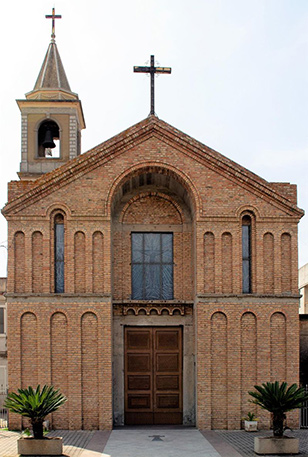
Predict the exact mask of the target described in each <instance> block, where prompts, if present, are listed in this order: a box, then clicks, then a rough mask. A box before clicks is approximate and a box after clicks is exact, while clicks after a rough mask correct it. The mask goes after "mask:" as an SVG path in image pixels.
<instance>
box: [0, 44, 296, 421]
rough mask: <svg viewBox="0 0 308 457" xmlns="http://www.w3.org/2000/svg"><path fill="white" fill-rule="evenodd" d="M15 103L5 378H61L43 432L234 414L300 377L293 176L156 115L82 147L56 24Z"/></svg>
mask: <svg viewBox="0 0 308 457" xmlns="http://www.w3.org/2000/svg"><path fill="white" fill-rule="evenodd" d="M18 105H19V108H20V111H21V118H22V152H21V165H20V172H19V178H20V179H19V180H18V181H12V182H10V183H9V192H8V203H7V205H6V206H5V208H4V209H3V214H4V216H5V217H6V218H7V220H8V224H9V243H8V245H9V263H8V293H7V302H8V363H9V389H10V390H13V391H14V390H16V389H17V388H19V387H27V386H29V385H32V386H35V385H37V384H41V385H42V384H53V385H54V386H55V387H57V388H60V390H61V391H62V392H63V393H64V394H65V395H66V396H67V397H68V401H67V403H66V404H65V405H64V406H63V407H62V409H60V410H59V411H58V412H57V413H55V414H53V416H52V418H51V426H52V427H53V428H56V429H57V428H61V429H111V428H112V427H113V425H125V424H126V425H129V424H133V425H138V424H184V425H196V426H197V427H199V428H201V429H239V428H241V419H242V417H243V416H244V415H246V414H247V412H248V411H251V410H252V409H253V407H252V406H251V405H250V404H249V401H248V400H249V395H248V390H251V389H253V386H254V385H255V384H259V383H262V382H266V381H274V380H280V381H282V380H285V381H287V382H288V383H293V382H298V372H299V366H298V364H299V322H298V306H299V296H298V288H297V224H298V222H299V220H300V218H301V217H302V215H303V211H302V210H300V209H299V208H298V207H297V197H296V186H294V185H291V184H289V183H270V182H267V181H265V180H264V179H262V178H260V177H258V176H256V175H255V174H253V173H251V172H250V171H248V170H247V169H245V168H243V167H241V166H240V165H238V164H236V163H234V162H232V161H231V160H229V159H228V158H226V157H224V156H223V155H221V154H219V153H218V152H216V151H214V150H212V149H210V148H209V147H207V146H205V145H203V144H201V143H200V142H198V141H196V140H195V139H193V138H191V137H189V136H187V135H186V134H184V133H182V132H180V131H179V130H177V129H175V128H174V127H172V126H171V125H169V124H167V123H166V122H164V121H162V120H160V119H159V118H157V117H156V116H155V115H150V116H149V117H148V118H147V119H145V120H143V121H141V122H140V123H138V124H136V125H134V126H132V127H130V128H129V129H127V130H126V131H124V132H122V133H120V134H119V135H117V136H115V137H113V138H111V139H110V140H108V141H105V142H104V143H102V144H100V145H98V146H97V147H95V148H94V149H92V150H90V151H88V152H86V153H85V154H80V150H81V149H80V136H81V133H80V132H81V130H82V129H83V128H84V127H85V122H84V117H83V112H82V106H81V102H80V100H79V98H78V95H77V94H75V93H73V92H72V91H71V89H70V86H69V84H68V81H67V78H66V76H65V72H64V69H63V65H62V62H61V59H60V56H59V53H58V50H57V46H56V43H55V41H54V37H53V39H52V42H51V43H50V45H49V48H48V51H47V54H46V58H45V60H44V62H43V66H42V69H41V72H40V74H39V77H38V80H37V82H36V84H35V87H34V89H33V91H31V92H29V93H28V94H26V99H25V100H18ZM258 415H259V417H260V420H261V426H263V427H268V426H269V421H270V418H269V416H267V415H266V413H264V412H262V411H258ZM296 417H297V415H294V416H292V415H291V416H290V421H289V424H290V425H291V424H293V425H296V423H297V422H296V421H297V419H296ZM22 425H23V424H22V422H21V419H20V418H19V417H17V416H14V415H12V416H11V417H10V427H11V428H13V429H14V428H19V427H21V426H22Z"/></svg>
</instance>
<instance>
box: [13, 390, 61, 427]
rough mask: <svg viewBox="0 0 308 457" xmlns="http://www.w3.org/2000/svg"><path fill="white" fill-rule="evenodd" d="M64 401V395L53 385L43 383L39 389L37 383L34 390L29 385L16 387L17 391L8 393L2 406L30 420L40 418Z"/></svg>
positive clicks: (54, 409)
mask: <svg viewBox="0 0 308 457" xmlns="http://www.w3.org/2000/svg"><path fill="white" fill-rule="evenodd" d="M66 401H67V399H66V397H65V396H64V395H63V394H61V392H60V391H59V390H57V389H55V388H54V387H53V386H46V385H45V386H43V388H42V390H41V388H40V385H38V386H37V388H36V389H35V390H34V389H33V387H31V386H29V387H28V388H27V389H18V393H15V392H11V393H9V394H8V396H7V398H6V400H5V404H4V406H5V408H8V409H9V410H10V411H11V412H13V413H16V414H20V415H21V416H25V417H29V418H30V419H32V420H41V419H44V418H45V417H46V416H47V415H48V414H50V413H53V412H54V411H56V410H57V409H58V408H59V407H60V406H61V405H63V403H65V402H66Z"/></svg>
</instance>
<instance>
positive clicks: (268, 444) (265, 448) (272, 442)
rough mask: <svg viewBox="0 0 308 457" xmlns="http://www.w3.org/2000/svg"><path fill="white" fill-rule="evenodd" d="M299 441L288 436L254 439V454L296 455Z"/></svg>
mask: <svg viewBox="0 0 308 457" xmlns="http://www.w3.org/2000/svg"><path fill="white" fill-rule="evenodd" d="M298 449H299V440H298V438H292V437H289V436H282V437H281V438H276V437H272V436H266V437H255V448H254V451H255V453H256V454H261V455H264V454H298V452H299V451H298Z"/></svg>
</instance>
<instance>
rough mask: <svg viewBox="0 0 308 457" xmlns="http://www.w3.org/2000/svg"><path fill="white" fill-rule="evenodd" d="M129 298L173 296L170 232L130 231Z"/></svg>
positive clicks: (168, 298)
mask: <svg viewBox="0 0 308 457" xmlns="http://www.w3.org/2000/svg"><path fill="white" fill-rule="evenodd" d="M132 298H133V299H135V300H172V299H173V234H172V233H132Z"/></svg>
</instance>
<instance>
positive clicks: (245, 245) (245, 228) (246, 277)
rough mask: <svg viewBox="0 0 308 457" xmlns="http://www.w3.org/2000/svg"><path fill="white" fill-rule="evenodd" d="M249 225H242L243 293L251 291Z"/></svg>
mask: <svg viewBox="0 0 308 457" xmlns="http://www.w3.org/2000/svg"><path fill="white" fill-rule="evenodd" d="M250 227H251V226H250V225H242V277H243V293H244V294H250V293H251V246H250V238H251V237H250Z"/></svg>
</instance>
